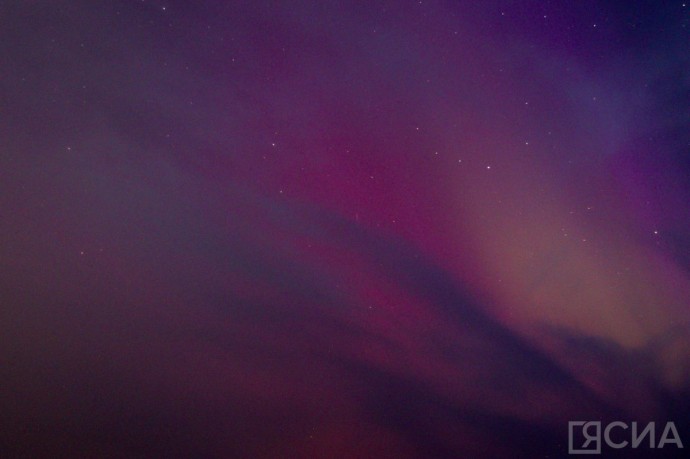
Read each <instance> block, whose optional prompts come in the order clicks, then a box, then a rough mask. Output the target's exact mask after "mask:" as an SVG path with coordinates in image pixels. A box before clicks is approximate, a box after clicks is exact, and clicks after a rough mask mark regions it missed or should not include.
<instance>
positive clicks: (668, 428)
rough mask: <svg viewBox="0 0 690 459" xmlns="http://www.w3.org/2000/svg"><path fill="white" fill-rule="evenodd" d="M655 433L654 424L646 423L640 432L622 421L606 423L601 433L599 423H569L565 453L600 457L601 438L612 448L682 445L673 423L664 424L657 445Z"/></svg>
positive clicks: (636, 426)
mask: <svg viewBox="0 0 690 459" xmlns="http://www.w3.org/2000/svg"><path fill="white" fill-rule="evenodd" d="M657 431H658V430H657V429H656V424H655V423H654V422H650V423H648V424H647V425H646V426H644V428H642V429H641V430H640V427H639V426H638V424H637V422H632V423H630V425H628V424H627V423H625V422H621V421H614V422H610V423H608V424H606V426H605V427H604V429H603V431H602V425H601V421H570V422H568V454H601V447H602V439H603V443H604V444H606V446H608V447H609V448H613V449H621V448H639V447H640V446H642V447H649V448H651V449H654V448H659V449H661V448H664V447H667V446H670V445H675V447H676V448H679V449H680V448H683V442H682V441H681V440H680V436H679V435H678V429H676V425H675V424H674V423H673V422H667V423H666V425H665V426H664V429H663V431H662V433H661V436H660V437H659V439H658V442H657V438H656V435H655V432H657ZM602 434H603V435H602Z"/></svg>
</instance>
